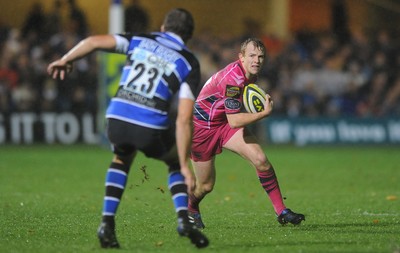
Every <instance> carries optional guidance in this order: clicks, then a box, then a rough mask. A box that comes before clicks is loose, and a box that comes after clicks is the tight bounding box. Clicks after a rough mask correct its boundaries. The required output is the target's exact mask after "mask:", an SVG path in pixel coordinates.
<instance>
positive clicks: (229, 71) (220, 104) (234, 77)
mask: <svg viewBox="0 0 400 253" xmlns="http://www.w3.org/2000/svg"><path fill="white" fill-rule="evenodd" d="M254 81H255V80H248V79H247V78H246V76H245V71H244V69H243V67H242V65H241V63H240V61H239V60H238V61H235V62H232V63H231V64H229V65H227V66H226V67H225V68H224V69H222V70H220V71H218V72H217V73H215V74H214V75H213V76H212V77H211V78H210V79H208V81H207V82H206V83H205V84H204V86H203V88H202V89H201V91H200V94H199V96H198V97H197V99H196V103H195V106H194V113H193V118H194V124H195V125H197V126H200V127H205V128H210V127H215V126H219V125H224V124H226V123H227V122H228V121H227V118H226V114H231V113H232V114H233V113H239V112H241V109H242V103H243V101H242V100H243V98H242V92H243V87H244V86H245V85H247V84H249V83H250V82H254Z"/></svg>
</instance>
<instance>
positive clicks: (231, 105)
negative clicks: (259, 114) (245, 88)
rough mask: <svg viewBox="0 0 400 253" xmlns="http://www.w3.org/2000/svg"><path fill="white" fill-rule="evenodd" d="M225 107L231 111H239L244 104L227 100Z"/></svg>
mask: <svg viewBox="0 0 400 253" xmlns="http://www.w3.org/2000/svg"><path fill="white" fill-rule="evenodd" d="M225 107H226V108H227V109H230V110H238V109H240V108H241V107H242V103H240V101H239V100H237V99H234V98H227V99H225Z"/></svg>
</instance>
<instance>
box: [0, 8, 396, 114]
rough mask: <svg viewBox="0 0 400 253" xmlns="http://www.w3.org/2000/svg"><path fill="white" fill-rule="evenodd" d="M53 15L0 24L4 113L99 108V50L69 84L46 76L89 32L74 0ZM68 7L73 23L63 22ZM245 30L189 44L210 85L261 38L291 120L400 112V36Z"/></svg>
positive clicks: (270, 80) (279, 109)
mask: <svg viewBox="0 0 400 253" xmlns="http://www.w3.org/2000/svg"><path fill="white" fill-rule="evenodd" d="M54 3H55V4H54V7H53V9H52V10H51V11H50V12H49V13H45V12H44V11H43V8H42V6H41V5H40V4H39V3H37V4H34V5H33V6H32V8H31V10H30V12H29V13H28V15H27V17H26V20H25V22H24V25H23V26H22V27H6V26H4V25H1V24H0V113H3V114H9V113H12V112H24V111H35V112H43V111H46V112H48V111H50V112H61V111H72V112H75V113H83V112H96V110H97V109H98V108H97V100H98V85H99V77H98V67H99V66H98V64H97V58H96V56H95V54H94V55H93V56H91V57H88V58H84V59H81V60H79V61H78V62H77V63H76V64H75V66H74V67H75V69H74V71H73V72H72V74H71V75H70V77H69V78H67V80H65V81H55V80H53V79H51V78H49V77H48V76H47V73H46V67H47V64H48V63H49V62H51V61H52V60H54V59H56V58H59V57H60V56H62V55H63V54H64V53H65V52H67V51H68V50H69V49H70V48H71V47H72V46H73V45H75V44H76V43H77V42H78V41H80V40H81V39H83V38H84V37H86V36H87V35H89V34H90V29H89V27H88V25H87V23H86V17H85V15H84V12H82V10H81V9H80V8H79V6H77V5H76V3H75V1H73V0H59V1H57V0H56V1H55V2H54ZM62 8H64V11H65V8H68V17H67V20H61V17H62V15H60V12H61V10H62ZM245 24H246V25H247V27H246V29H245V31H246V33H245V34H243V35H242V36H233V35H231V34H228V33H225V34H222V33H221V34H218V35H215V34H213V33H212V32H210V31H198V32H197V33H196V34H197V35H196V37H195V38H193V40H192V41H191V42H190V43H189V47H190V48H191V49H192V50H193V51H194V53H195V54H196V55H197V57H198V59H199V60H200V64H201V68H202V79H203V82H205V81H206V80H207V79H208V78H209V77H210V76H211V75H212V74H213V73H215V72H216V71H217V70H219V69H220V68H223V67H224V66H225V65H226V64H227V63H229V62H231V61H234V60H236V59H237V56H238V52H239V45H240V42H241V41H242V40H243V39H244V38H245V37H248V36H257V37H259V38H261V39H262V40H263V41H264V43H265V45H266V47H267V50H268V60H267V62H266V64H265V65H264V68H263V71H262V73H261V75H260V77H259V80H258V84H259V85H260V86H261V87H263V88H264V89H265V90H266V91H267V92H268V93H270V94H271V96H272V98H273V100H274V115H281V116H288V117H299V116H306V117H313V116H330V117H335V116H350V117H370V116H371V117H396V116H400V73H399V74H398V73H397V72H398V70H399V69H400V51H399V49H400V47H399V42H400V41H398V40H397V38H398V37H399V36H398V34H395V33H394V32H392V31H389V30H385V29H380V30H376V31H363V30H358V31H351V32H348V34H347V35H346V36H342V35H343V34H338V33H337V32H335V31H323V32H309V31H299V32H297V33H296V34H293V35H292V36H291V38H290V39H285V40H283V39H279V38H277V37H276V36H274V35H272V34H267V33H265V32H261V30H262V29H260V25H259V24H257V22H254V21H252V20H246V21H245Z"/></svg>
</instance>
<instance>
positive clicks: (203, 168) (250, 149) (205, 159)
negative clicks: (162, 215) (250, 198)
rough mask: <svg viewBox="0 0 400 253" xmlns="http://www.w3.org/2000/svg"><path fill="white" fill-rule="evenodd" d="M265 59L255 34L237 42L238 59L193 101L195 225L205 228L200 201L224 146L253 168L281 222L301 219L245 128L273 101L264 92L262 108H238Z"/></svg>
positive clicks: (211, 183) (210, 187) (192, 199)
mask: <svg viewBox="0 0 400 253" xmlns="http://www.w3.org/2000/svg"><path fill="white" fill-rule="evenodd" d="M265 58H266V49H265V46H264V45H263V43H262V42H261V41H260V40H259V39H256V38H249V39H247V40H246V41H244V42H243V43H242V44H241V48H240V53H239V59H238V60H237V61H235V62H232V63H230V64H229V65H227V66H226V67H225V68H224V69H222V70H220V71H218V72H217V73H215V74H214V75H213V76H212V77H211V78H210V79H209V80H208V81H207V82H206V83H205V84H204V86H203V88H202V90H201V91H200V94H199V96H198V97H197V99H196V102H195V106H194V107H195V109H194V117H193V120H194V132H193V141H192V150H191V160H192V164H193V168H194V172H195V175H196V188H195V190H194V191H193V192H192V194H191V195H190V196H189V216H190V218H191V220H192V221H193V222H194V223H195V224H196V226H197V227H198V228H204V227H205V226H204V223H203V221H202V219H201V214H200V207H199V204H200V202H201V200H202V199H203V198H204V197H205V196H206V195H207V194H208V193H210V192H211V191H212V190H213V187H214V184H215V175H216V172H215V157H216V155H218V154H220V153H221V152H222V149H223V148H224V149H228V150H231V151H233V152H235V153H237V154H239V155H240V156H242V157H243V158H244V159H246V160H248V161H249V162H250V163H251V164H252V165H253V167H254V168H255V169H256V173H257V175H258V178H259V180H260V183H261V186H262V187H263V188H264V190H265V191H266V193H267V194H268V196H269V199H270V200H271V202H272V205H273V207H274V210H275V213H276V215H277V220H278V222H279V223H281V224H283V225H284V224H287V223H292V224H294V225H298V224H300V223H301V221H304V220H305V216H304V215H303V214H298V213H295V212H293V211H291V210H290V209H288V208H286V206H285V204H284V202H283V199H282V194H281V191H280V188H279V184H278V179H277V177H276V175H275V171H274V168H273V166H272V164H271V163H270V161H269V160H268V158H267V156H266V155H265V153H264V151H263V149H262V147H261V146H260V144H258V141H257V138H256V137H255V136H254V135H252V134H251V133H250V132H249V131H248V130H247V129H246V126H247V125H249V124H251V123H254V122H256V121H258V120H261V119H263V118H265V117H267V116H269V115H270V114H271V112H272V107H273V101H272V100H271V97H270V96H269V95H268V94H267V95H266V105H265V110H264V111H261V112H258V113H247V112H243V110H242V92H243V88H244V87H245V86H246V85H247V84H250V83H255V82H256V80H257V74H258V73H259V72H260V70H261V68H262V65H263V63H264V60H265Z"/></svg>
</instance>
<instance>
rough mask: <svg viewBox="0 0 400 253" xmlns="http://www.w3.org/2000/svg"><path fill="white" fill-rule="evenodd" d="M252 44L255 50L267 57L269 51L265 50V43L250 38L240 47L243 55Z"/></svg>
mask: <svg viewBox="0 0 400 253" xmlns="http://www.w3.org/2000/svg"><path fill="white" fill-rule="evenodd" d="M250 43H253V45H254V47H255V48H257V49H259V50H260V51H261V52H262V53H263V54H264V56H267V49H266V48H265V46H264V43H263V42H262V41H261V40H260V39H257V38H248V39H246V40H245V41H243V42H242V44H241V45H240V52H241V53H242V54H244V53H245V51H246V47H247V45H248V44H250Z"/></svg>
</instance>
